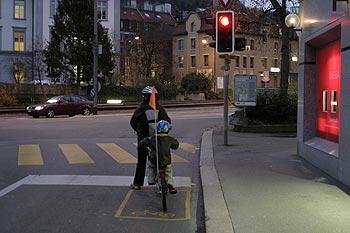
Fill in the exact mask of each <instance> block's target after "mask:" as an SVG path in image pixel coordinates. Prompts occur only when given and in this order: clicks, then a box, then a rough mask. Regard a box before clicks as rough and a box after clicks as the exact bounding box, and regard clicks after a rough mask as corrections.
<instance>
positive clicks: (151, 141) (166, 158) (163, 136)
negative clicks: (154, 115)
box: [139, 120, 179, 194]
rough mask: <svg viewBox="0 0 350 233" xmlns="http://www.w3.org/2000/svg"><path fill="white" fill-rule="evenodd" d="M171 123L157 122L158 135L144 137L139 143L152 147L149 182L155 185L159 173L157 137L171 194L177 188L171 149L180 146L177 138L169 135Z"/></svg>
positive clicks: (161, 164)
mask: <svg viewBox="0 0 350 233" xmlns="http://www.w3.org/2000/svg"><path fill="white" fill-rule="evenodd" d="M171 128H172V127H171V125H170V124H169V122H168V121H165V120H161V121H159V122H158V123H157V135H152V136H151V137H147V138H144V139H143V140H141V141H140V143H139V145H140V147H143V148H147V147H148V148H150V155H149V163H148V168H149V175H148V184H149V185H154V184H155V183H156V182H155V178H156V174H157V167H156V164H157V160H156V139H157V147H158V164H159V166H162V167H164V171H165V178H166V180H167V184H168V189H169V193H170V194H176V193H177V190H176V189H175V188H174V179H173V170H172V167H171V152H170V149H174V150H176V149H177V148H179V142H178V140H177V139H176V138H173V137H172V136H170V135H169V131H170V130H171Z"/></svg>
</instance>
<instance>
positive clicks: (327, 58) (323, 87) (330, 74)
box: [316, 40, 341, 142]
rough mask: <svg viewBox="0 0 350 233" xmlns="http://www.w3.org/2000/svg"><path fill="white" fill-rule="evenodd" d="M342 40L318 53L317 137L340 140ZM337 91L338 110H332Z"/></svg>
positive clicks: (333, 140)
mask: <svg viewBox="0 0 350 233" xmlns="http://www.w3.org/2000/svg"><path fill="white" fill-rule="evenodd" d="M340 63H341V61H340V41H339V40H338V41H336V42H333V43H331V44H329V45H327V46H325V47H322V48H319V49H318V55H317V75H318V79H317V126H316V129H317V137H320V138H324V139H326V140H329V141H332V142H338V141H339V110H340V109H339V108H340V102H339V100H340V98H339V96H340V73H341V70H340ZM323 91H327V92H328V93H329V94H328V100H327V111H323V98H322V93H323ZM332 91H336V102H337V105H336V112H332V111H331V93H332Z"/></svg>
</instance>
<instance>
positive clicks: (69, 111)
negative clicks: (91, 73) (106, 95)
mask: <svg viewBox="0 0 350 233" xmlns="http://www.w3.org/2000/svg"><path fill="white" fill-rule="evenodd" d="M92 109H93V102H92V101H90V100H88V99H86V98H85V97H82V96H79V95H60V96H54V97H52V98H50V99H48V100H47V101H46V102H44V103H42V104H33V105H29V106H28V107H27V108H26V110H27V113H28V115H30V116H33V117H34V118H39V117H40V116H46V117H47V118H52V117H54V116H55V115H69V116H74V115H77V114H82V115H84V116H87V115H90V114H91V113H92Z"/></svg>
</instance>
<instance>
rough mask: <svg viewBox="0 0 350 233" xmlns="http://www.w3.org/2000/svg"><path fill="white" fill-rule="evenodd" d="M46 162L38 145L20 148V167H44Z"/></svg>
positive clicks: (21, 146)
mask: <svg viewBox="0 0 350 233" xmlns="http://www.w3.org/2000/svg"><path fill="white" fill-rule="evenodd" d="M43 164H44V161H43V158H42V156H41V151H40V147H39V145H38V144H28V145H19V148H18V165H19V166H24V165H43Z"/></svg>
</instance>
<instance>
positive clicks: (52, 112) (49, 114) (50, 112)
mask: <svg viewBox="0 0 350 233" xmlns="http://www.w3.org/2000/svg"><path fill="white" fill-rule="evenodd" d="M45 115H46V117H47V118H52V117H54V116H55V110H53V109H52V108H49V109H47V110H46V112H45Z"/></svg>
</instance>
